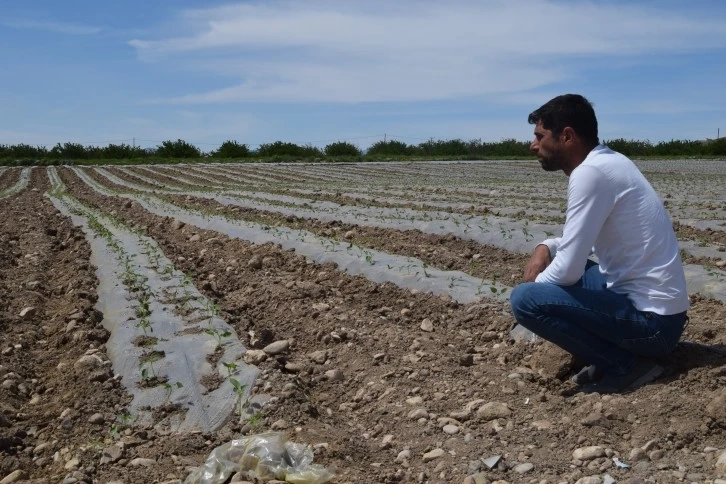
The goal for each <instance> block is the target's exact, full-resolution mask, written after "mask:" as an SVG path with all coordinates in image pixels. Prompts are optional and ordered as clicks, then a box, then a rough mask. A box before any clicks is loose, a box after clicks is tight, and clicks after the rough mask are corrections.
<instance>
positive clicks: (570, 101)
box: [527, 94, 599, 145]
mask: <svg viewBox="0 0 726 484" xmlns="http://www.w3.org/2000/svg"><path fill="white" fill-rule="evenodd" d="M527 121H529V124H537V123H539V122H542V127H543V128H544V129H548V130H550V131H552V134H553V135H555V136H558V135H559V134H561V133H562V130H563V129H565V128H566V127H568V126H569V127H570V128H572V129H573V130H574V131H575V133H577V135H578V136H579V137H581V138H582V139H583V140H584V141H585V142H586V143H590V144H593V145H596V144H598V143H599V141H598V137H597V118H596V117H595V110H594V109H593V108H592V104H591V103H590V101H588V100H587V99H585V98H584V97H583V96H580V95H579V94H563V95H562V96H557V97H556V98H554V99H550V100H549V101H547V102H546V103H545V104H543V105H542V107H540V108H539V109H537V110H535V111H532V112H531V113H530V114H529V118H527Z"/></svg>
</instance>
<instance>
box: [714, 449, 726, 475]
mask: <svg viewBox="0 0 726 484" xmlns="http://www.w3.org/2000/svg"><path fill="white" fill-rule="evenodd" d="M716 472H720V473H721V474H726V451H724V452H722V453H721V455H720V456H719V458H718V460H717V461H716Z"/></svg>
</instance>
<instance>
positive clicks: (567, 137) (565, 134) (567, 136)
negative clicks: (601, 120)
mask: <svg viewBox="0 0 726 484" xmlns="http://www.w3.org/2000/svg"><path fill="white" fill-rule="evenodd" d="M575 136H576V134H575V130H574V129H572V128H571V127H569V126H566V127H565V128H564V129H563V130H562V133H560V141H562V142H563V143H564V142H567V141H574V140H575Z"/></svg>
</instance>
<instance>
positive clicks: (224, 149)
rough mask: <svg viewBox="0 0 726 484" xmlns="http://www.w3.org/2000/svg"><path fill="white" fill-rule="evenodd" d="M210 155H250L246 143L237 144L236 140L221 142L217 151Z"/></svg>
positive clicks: (228, 156) (234, 156)
mask: <svg viewBox="0 0 726 484" xmlns="http://www.w3.org/2000/svg"><path fill="white" fill-rule="evenodd" d="M211 155H212V156H213V157H215V158H247V157H248V156H250V149H249V148H248V147H247V145H246V144H239V143H237V142H236V141H231V140H227V141H225V142H224V143H222V144H221V146H220V147H219V149H218V150H217V151H213V152H212V153H211Z"/></svg>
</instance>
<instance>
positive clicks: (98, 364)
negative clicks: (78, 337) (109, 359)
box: [73, 355, 103, 370]
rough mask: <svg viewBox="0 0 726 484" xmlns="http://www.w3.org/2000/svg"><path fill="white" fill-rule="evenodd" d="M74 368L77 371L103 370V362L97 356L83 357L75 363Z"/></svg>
mask: <svg viewBox="0 0 726 484" xmlns="http://www.w3.org/2000/svg"><path fill="white" fill-rule="evenodd" d="M73 368H75V369H76V370H96V369H99V368H103V360H102V359H101V358H100V357H99V356H96V355H83V356H81V357H80V358H78V360H76V362H75V363H73Z"/></svg>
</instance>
